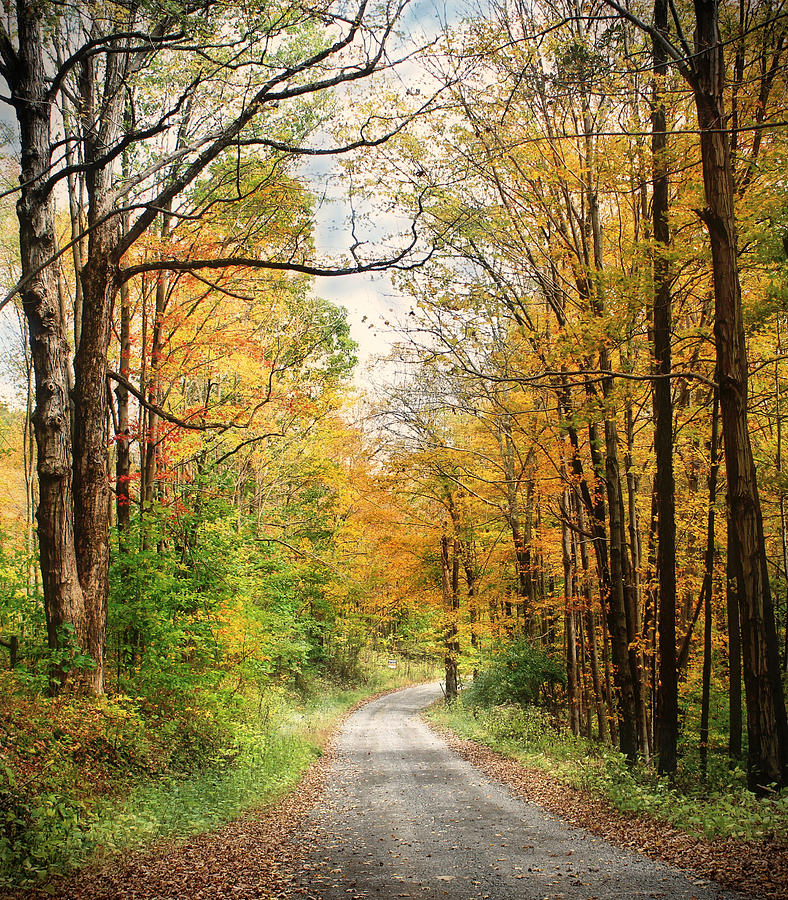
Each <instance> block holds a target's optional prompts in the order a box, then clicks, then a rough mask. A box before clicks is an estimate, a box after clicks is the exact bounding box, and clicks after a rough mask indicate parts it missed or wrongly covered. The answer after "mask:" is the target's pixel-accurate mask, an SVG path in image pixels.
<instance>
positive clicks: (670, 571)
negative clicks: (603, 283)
mask: <svg viewBox="0 0 788 900" xmlns="http://www.w3.org/2000/svg"><path fill="white" fill-rule="evenodd" d="M654 27H655V28H656V29H657V31H659V32H660V33H661V34H663V35H667V31H668V3H667V0H655V3H654ZM652 53H653V57H654V93H653V109H652V129H653V130H652V139H651V147H652V155H653V162H652V165H653V179H654V194H653V198H652V216H653V229H654V244H655V246H654V317H653V321H654V363H655V374H656V376H657V377H656V379H655V380H654V413H655V420H656V424H655V429H654V450H655V454H656V463H657V471H656V476H655V485H654V487H655V491H654V493H655V497H656V503H657V574H658V578H659V623H658V634H659V681H658V690H657V725H656V734H655V738H656V740H655V744H656V753H657V759H658V762H657V765H658V768H659V772H660V773H661V774H670V775H673V774H674V773H675V771H676V762H677V757H676V747H677V743H678V730H679V724H678V672H677V668H676V486H675V481H674V477H673V403H672V400H671V383H670V376H671V369H672V361H671V346H670V342H671V328H672V309H671V293H670V278H671V275H670V267H669V265H668V256H667V254H668V249H669V246H670V229H669V226H668V171H667V158H666V152H667V136H666V117H665V105H664V102H663V99H662V91H661V81H662V80H663V79H664V76H665V75H666V74H667V55H666V53H665V50H664V49H663V47H662V44H661V43H660V42H659V41H656V40H655V41H653V42H652Z"/></svg>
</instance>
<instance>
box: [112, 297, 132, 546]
mask: <svg viewBox="0 0 788 900" xmlns="http://www.w3.org/2000/svg"><path fill="white" fill-rule="evenodd" d="M130 359H131V303H130V300H129V290H128V285H126V284H123V285H121V288H120V374H121V375H122V376H123V378H125V379H126V380H127V381H128V380H129V375H130V374H131V365H130ZM115 396H116V397H117V400H118V433H117V434H116V435H115V503H116V508H117V517H118V534H119V536H120V537H119V541H120V545H121V549H125V541H126V537H127V533H128V530H129V525H130V517H131V489H130V488H131V429H130V427H129V392H128V390H127V389H126V387H125V386H124V385H123V384H118V385H117V387H116V388H115Z"/></svg>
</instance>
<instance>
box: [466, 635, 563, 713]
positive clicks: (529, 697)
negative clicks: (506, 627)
mask: <svg viewBox="0 0 788 900" xmlns="http://www.w3.org/2000/svg"><path fill="white" fill-rule="evenodd" d="M565 683H566V671H565V668H564V667H563V665H562V664H561V662H560V661H559V660H557V659H555V658H554V657H552V656H551V655H550V654H548V653H546V652H545V651H544V650H542V649H541V648H540V647H535V646H534V645H533V644H532V643H531V642H530V641H528V640H527V639H526V638H518V639H517V640H514V641H508V642H506V643H504V644H502V645H501V646H500V647H499V648H498V650H497V651H496V652H495V653H494V654H493V655H492V657H491V659H490V662H489V665H488V666H487V667H486V668H484V669H483V670H482V671H481V672H480V673H479V675H478V677H477V678H476V679H474V681H473V682H472V683H471V684H470V686H469V687H468V688H467V689H466V691H465V696H466V698H467V701H468V702H469V703H471V704H474V705H478V706H482V707H493V706H500V705H503V704H507V703H516V704H519V705H520V706H525V705H527V704H538V703H543V702H546V701H547V700H548V699H550V692H551V689H552V688H553V687H555V686H556V685H563V684H565Z"/></svg>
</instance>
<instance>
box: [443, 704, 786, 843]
mask: <svg viewBox="0 0 788 900" xmlns="http://www.w3.org/2000/svg"><path fill="white" fill-rule="evenodd" d="M426 715H427V717H428V719H430V720H431V721H433V722H435V723H436V724H438V725H440V726H442V727H445V728H448V729H449V730H450V731H452V732H454V733H455V734H456V735H458V736H459V737H461V738H466V739H470V740H474V741H477V742H479V743H480V744H484V745H485V746H487V747H490V748H492V749H493V750H496V751H498V752H499V753H502V754H504V755H505V756H509V757H511V758H513V759H516V760H518V761H519V762H521V763H522V764H523V765H525V766H527V767H529V768H532V769H539V770H541V771H543V772H545V773H546V774H547V775H549V776H550V777H552V778H555V779H557V780H559V781H562V782H564V783H566V784H569V785H571V786H573V787H576V788H580V789H582V790H585V791H589V792H591V793H593V794H595V795H597V796H601V797H602V798H604V799H606V800H607V801H608V802H609V803H610V804H611V805H612V806H613V807H614V808H615V809H617V810H619V811H621V812H630V813H637V814H644V815H648V816H651V817H653V818H656V819H661V820H663V821H665V822H668V823H670V824H671V825H673V826H674V827H676V828H678V829H680V830H682V831H686V832H688V833H690V834H694V835H697V836H699V837H705V838H708V839H712V838H715V837H735V838H741V839H752V840H776V841H779V842H788V792H782V794H774V795H772V796H769V797H765V798H760V797H756V796H755V794H753V793H752V792H751V791H749V790H748V789H747V787H746V779H745V774H744V772H743V770H742V769H741V768H740V767H736V768H730V767H729V765H728V763H727V760H722V759H719V758H717V759H715V760H714V761H713V764H711V765H710V768H709V773H708V775H707V777H706V778H705V779H703V778H702V777H701V773H700V771H699V769H698V768H697V761H696V760H695V759H694V758H693V757H692V755H691V754H689V753H688V754H687V756H686V758H685V765H684V768H683V769H682V770H681V771H680V772H679V775H678V777H677V778H676V780H675V781H674V782H673V783H671V782H670V781H669V780H668V779H667V778H663V777H659V776H658V775H657V774H656V772H655V771H654V770H653V769H651V768H648V767H646V766H643V765H638V766H636V767H635V768H634V769H632V768H630V767H628V766H627V764H626V762H625V759H624V757H623V756H622V755H621V754H620V753H618V752H616V751H615V750H614V749H613V748H612V747H609V746H604V745H602V744H600V743H598V742H596V741H592V740H589V739H587V738H583V737H575V736H574V735H573V734H572V733H571V732H570V731H569V729H568V728H566V727H565V726H564V725H563V724H560V723H558V722H557V721H556V719H555V717H554V716H552V715H550V714H549V713H548V712H546V711H545V710H543V709H540V708H537V707H534V706H526V707H522V706H519V705H515V704H512V705H504V706H494V707H490V708H484V707H481V706H478V705H474V704H473V703H472V702H470V701H469V700H468V699H466V698H463V696H462V695H461V697H460V699H459V700H458V701H456V702H455V703H452V704H450V705H447V704H445V703H443V702H439V703H437V704H435V705H434V706H432V707H431V708H430V709H429V710H428V711H427V712H426Z"/></svg>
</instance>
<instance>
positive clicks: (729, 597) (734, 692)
mask: <svg viewBox="0 0 788 900" xmlns="http://www.w3.org/2000/svg"><path fill="white" fill-rule="evenodd" d="M726 558H727V565H726V568H727V571H726V577H725V602H726V606H727V614H728V756H729V757H730V759H731V760H739V759H741V754H742V731H743V730H744V727H743V719H742V702H741V626H740V625H739V598H738V597H737V596H736V576H735V574H734V572H733V568H734V561H733V532H732V530H731V528H730V525H729V526H728V546H727V553H726Z"/></svg>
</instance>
